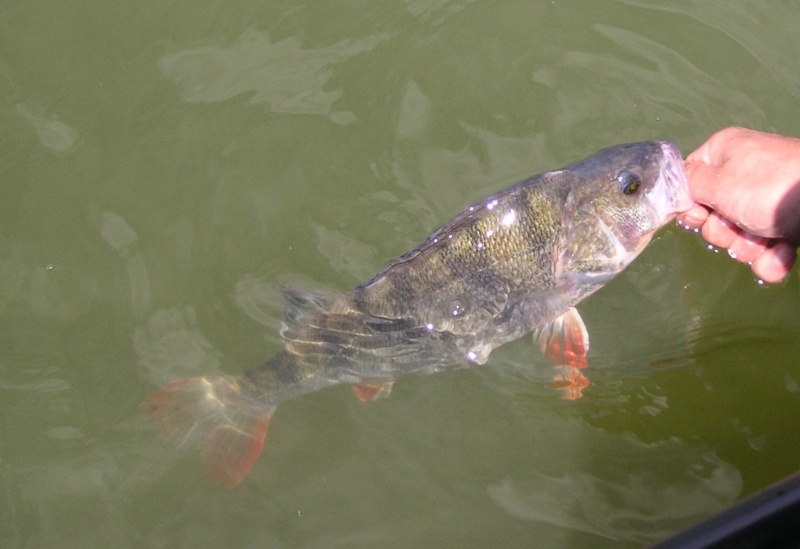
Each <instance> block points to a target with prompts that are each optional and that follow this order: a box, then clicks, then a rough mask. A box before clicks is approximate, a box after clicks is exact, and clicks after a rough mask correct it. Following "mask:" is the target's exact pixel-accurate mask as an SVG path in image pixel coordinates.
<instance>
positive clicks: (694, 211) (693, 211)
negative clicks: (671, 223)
mask: <svg viewBox="0 0 800 549" xmlns="http://www.w3.org/2000/svg"><path fill="white" fill-rule="evenodd" d="M709 213H710V212H709V211H708V208H706V207H705V206H703V205H702V204H693V205H692V207H691V208H689V209H688V210H686V211H685V212H682V213H679V214H678V216H677V217H676V219H675V221H676V222H677V223H678V225H679V226H681V227H683V228H684V229H689V230H692V231H697V230H699V229H700V228H701V227H702V226H703V223H705V222H706V220H707V219H708V215H709Z"/></svg>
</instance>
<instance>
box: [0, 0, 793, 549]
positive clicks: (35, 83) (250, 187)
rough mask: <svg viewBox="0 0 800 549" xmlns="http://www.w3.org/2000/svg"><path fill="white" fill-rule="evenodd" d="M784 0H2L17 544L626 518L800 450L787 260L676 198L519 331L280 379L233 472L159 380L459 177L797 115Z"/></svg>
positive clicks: (428, 220) (4, 484) (236, 363)
mask: <svg viewBox="0 0 800 549" xmlns="http://www.w3.org/2000/svg"><path fill="white" fill-rule="evenodd" d="M798 24H800V8H798V7H796V6H794V4H791V3H783V4H780V5H776V4H770V5H769V6H766V5H764V6H762V5H756V4H752V3H747V2H736V3H731V2H730V1H725V2H722V1H717V2H710V1H703V2H699V1H696V2H692V1H689V0H685V1H682V2H667V1H666V0H664V1H624V2H603V3H600V2H597V3H586V2H568V1H552V2H529V1H517V2H504V3H501V4H498V3H495V2H478V1H472V2H470V1H450V2H448V1H446V0H406V1H400V2H393V3H388V2H379V3H376V2H350V3H336V4H328V3H324V2H311V1H308V2H297V1H295V0H293V1H291V2H288V1H287V2H277V1H271V2H263V1H261V2H236V3H230V2H214V1H203V2H193V3H191V4H180V3H177V4H176V3H164V2H154V1H147V0H144V1H141V2H135V3H129V4H118V3H112V4H109V3H103V2H97V1H84V2H76V1H69V2H64V1H59V2H55V1H52V0H41V1H28V2H25V1H22V0H16V1H11V2H6V3H5V4H4V5H3V6H2V7H0V178H2V187H1V188H2V196H1V197H0V403H2V404H0V545H2V546H3V547H51V546H59V547H110V546H114V547H138V546H150V547H221V546H227V547H289V546H305V547H365V546H385V547H410V546H420V545H422V546H473V547H480V546H490V545H491V546H496V545H498V544H500V545H503V546H541V547H586V546H592V547H603V546H608V547H612V546H613V547H620V546H630V547H636V546H641V545H643V544H647V543H649V542H652V541H654V540H656V539H659V538H661V537H663V536H665V535H667V534H669V533H670V532H673V531H675V530H677V529H679V528H681V527H684V526H687V525H689V524H691V523H693V522H695V521H696V520H698V519H700V518H702V517H705V516H708V515H709V514H711V513H714V512H715V511H717V510H719V509H721V508H724V507H725V506H727V505H730V504H731V503H733V502H734V501H736V500H737V499H739V498H741V497H744V496H746V495H747V494H749V493H752V492H753V491H755V490H758V489H759V488H761V487H763V486H765V485H768V484H770V483H772V482H774V481H776V480H778V479H780V478H782V477H783V476H785V475H788V474H790V473H792V472H793V471H795V470H796V468H797V460H796V456H797V455H798V452H800V437H798V430H797V426H796V423H797V422H796V418H795V416H796V411H797V409H798V402H799V401H800V366H798V364H800V360H799V359H800V344H798V341H797V333H798V327H800V313H798V311H800V307H798V303H799V302H800V295H798V294H799V293H800V284H798V277H797V274H796V273H792V275H791V276H790V278H789V280H788V281H787V282H786V283H784V284H782V285H777V286H772V287H766V288H765V287H763V286H760V285H759V284H757V283H756V281H754V279H753V276H752V275H751V274H750V272H749V270H748V269H746V268H745V267H743V266H741V265H738V264H736V263H735V262H733V261H731V260H730V259H729V258H728V257H727V254H725V253H724V252H721V253H717V252H715V251H709V250H707V249H706V246H705V244H704V243H702V241H701V240H700V239H699V237H698V236H697V235H694V234H692V233H688V232H684V231H681V230H679V229H677V228H675V227H671V228H670V229H668V230H666V231H665V232H664V233H662V234H661V236H660V237H659V238H658V240H657V241H656V242H655V243H654V244H652V245H651V247H650V248H648V250H647V251H646V253H645V254H644V255H643V256H642V257H641V258H640V259H639V260H638V261H637V262H636V263H635V264H634V265H633V266H632V267H631V268H630V269H629V270H628V271H626V272H625V273H624V274H623V275H622V276H621V277H620V278H619V279H617V280H615V281H614V282H612V283H611V284H610V285H609V286H607V287H606V288H605V289H604V290H603V291H602V292H600V293H598V294H596V295H595V296H593V297H592V298H591V299H589V300H587V301H586V302H585V303H584V304H583V305H582V307H581V310H582V312H583V316H584V318H585V320H586V322H587V325H588V327H589V330H590V332H591V334H592V344H593V347H592V355H591V356H590V358H591V362H592V369H591V372H587V375H589V376H590V378H591V379H592V382H593V385H592V386H591V387H590V389H589V390H587V391H586V396H585V397H584V398H583V399H581V400H579V401H575V402H566V401H563V400H560V399H558V397H557V394H556V393H555V392H554V391H553V390H552V389H550V388H549V387H548V385H547V380H548V376H549V373H548V371H547V366H546V364H545V363H544V361H543V360H542V359H541V358H539V357H538V355H537V354H536V352H535V350H534V348H533V346H532V345H531V343H530V341H529V340H527V339H524V340H520V341H518V342H515V343H513V344H510V345H508V346H506V347H504V348H501V349H499V350H497V351H496V352H495V353H494V354H493V355H492V358H491V360H490V361H489V364H488V365H487V366H486V367H484V368H481V369H473V370H469V371H455V372H447V373H443V374H440V375H436V376H428V377H411V378H404V379H402V380H401V381H400V382H398V383H397V385H396V386H395V390H394V392H393V395H392V397H391V398H390V399H387V400H385V401H380V402H376V403H370V404H363V403H360V402H358V401H356V400H355V399H354V398H353V396H352V394H351V391H350V390H349V389H347V388H345V387H338V388H333V389H329V390H326V391H322V392H319V393H316V394H312V395H308V396H306V397H303V398H301V399H297V400H294V401H291V402H289V403H287V404H285V405H282V406H281V407H280V409H279V410H278V412H277V414H276V415H275V418H274V420H273V422H272V426H271V428H270V432H269V434H268V439H267V446H268V447H267V450H266V454H265V455H264V456H262V458H261V459H260V460H259V461H258V463H257V464H256V466H255V468H254V470H253V471H252V473H251V475H250V476H249V477H248V479H247V480H246V481H245V482H244V483H243V484H242V485H241V486H240V487H239V488H237V489H236V490H233V491H228V490H225V489H222V488H220V487H218V486H215V485H214V484H213V483H211V482H210V481H208V480H207V479H206V478H205V475H204V472H203V470H202V466H201V464H200V460H199V458H198V455H197V452H196V451H194V450H192V449H186V450H184V451H181V450H176V449H175V448H173V447H172V446H170V445H169V444H164V443H163V442H162V441H159V440H158V438H157V437H156V436H155V433H154V429H153V427H152V425H150V424H148V422H147V421H146V420H145V419H144V418H143V417H142V415H141V413H140V412H139V410H138V409H137V404H138V403H139V402H140V401H141V400H142V399H143V398H145V397H146V396H147V395H148V394H150V393H151V392H152V391H154V390H155V389H156V388H157V386H159V385H160V384H162V383H164V382H165V381H166V380H168V379H171V378H174V377H181V376H192V375H201V374H208V373H231V374H232V373H238V372H240V371H242V370H244V369H245V368H247V367H250V366H252V365H254V364H257V363H258V362H260V361H261V360H262V359H264V358H265V357H267V356H269V355H270V354H272V353H273V352H274V351H275V350H276V349H277V348H278V346H279V341H278V336H277V331H278V328H279V324H280V306H281V304H280V299H279V298H278V296H277V295H276V293H275V291H274V288H275V286H276V285H278V284H291V285H294V286H304V287H322V288H331V289H346V288H348V287H351V286H353V285H354V284H356V283H357V282H358V281H360V280H363V279H365V278H367V277H369V276H371V275H372V274H373V273H374V272H376V271H377V270H378V269H379V268H380V267H381V265H383V263H384V261H386V260H388V259H389V258H391V257H394V256H396V255H397V254H399V253H402V252H403V251H405V250H406V249H408V248H409V247H411V246H413V245H415V244H416V243H417V242H419V241H420V240H421V239H422V238H424V237H425V236H426V235H427V234H428V233H429V232H430V231H431V230H433V229H434V228H435V227H437V226H438V225H439V224H441V223H443V222H444V221H446V220H447V219H449V218H450V217H452V215H454V214H455V213H456V212H457V211H458V210H459V209H460V208H461V207H463V206H464V205H466V204H468V203H469V202H470V201H472V200H475V199H477V198H480V197H482V196H485V195H487V194H489V193H490V192H492V191H493V190H496V189H498V188H501V187H503V186H504V185H507V184H510V183H512V182H514V181H515V180H516V179H518V178H520V177H522V176H524V175H528V174H532V173H536V172H540V171H544V170H547V169H553V168H556V167H558V166H561V165H564V164H567V163H570V162H572V161H574V160H577V159H579V158H582V157H584V156H586V155H588V154H590V153H592V152H594V151H595V150H597V149H599V148H602V147H605V146H608V145H612V144H615V143H619V142H627V141H636V140H641V139H649V138H657V139H666V138H670V139H673V140H675V141H676V142H677V143H678V144H679V146H680V147H681V148H682V150H683V151H684V152H685V153H688V152H689V151H690V150H692V148H693V147H695V146H697V145H699V144H700V143H701V142H702V141H703V140H704V139H705V138H706V137H708V135H710V133H711V132H712V131H714V130H716V129H718V128H721V127H724V126H727V125H732V124H739V125H745V126H750V127H754V128H759V129H763V130H769V131H776V132H782V133H787V134H795V135H797V134H800V113H798V111H797V109H796V105H797V101H798V96H800V58H798V57H797V55H796V51H797V43H798V42H797V41H798V39H797V37H796V28H797V25H798Z"/></svg>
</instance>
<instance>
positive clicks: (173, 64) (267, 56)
mask: <svg viewBox="0 0 800 549" xmlns="http://www.w3.org/2000/svg"><path fill="white" fill-rule="evenodd" d="M388 38H389V35H388V34H386V33H382V34H376V35H373V36H370V37H367V38H364V39H359V40H343V41H341V42H338V43H336V44H333V45H331V46H328V47H326V48H309V49H307V48H304V47H303V46H302V44H301V42H300V39H299V37H295V36H292V37H289V38H284V39H283V40H279V41H275V42H272V41H270V38H269V35H268V34H267V33H265V32H258V31H256V30H254V29H247V30H245V31H244V32H243V33H242V34H241V36H240V37H239V38H238V40H237V41H236V42H235V43H234V44H232V45H231V46H230V47H215V46H199V47H194V48H188V49H185V50H180V51H177V52H175V53H170V54H167V55H165V56H164V57H162V58H161V60H160V62H159V65H160V67H161V70H162V72H163V73H164V75H165V76H166V77H167V78H168V79H169V80H171V81H172V82H174V83H175V84H176V85H177V86H178V88H179V90H180V94H181V97H182V98H183V100H184V101H188V102H190V103H213V102H218V101H225V100H226V99H230V98H232V97H236V96H237V95H240V94H248V95H250V98H249V101H250V103H253V104H259V103H266V104H267V105H268V106H269V108H270V109H271V110H272V111H273V112H279V113H287V114H323V115H329V116H330V117H331V120H333V121H335V122H337V123H339V124H345V123H352V122H354V121H355V117H354V115H353V113H351V112H332V107H333V103H334V102H335V101H336V100H337V99H338V98H339V97H341V95H342V92H341V91H338V90H337V91H326V88H327V87H328V84H329V80H330V78H331V76H333V65H335V64H337V63H342V62H343V61H346V60H347V59H349V58H351V57H353V56H356V55H359V54H363V53H365V52H368V51H370V50H372V49H373V48H375V47H376V46H377V45H379V44H381V43H383V42H385V41H386V40H388Z"/></svg>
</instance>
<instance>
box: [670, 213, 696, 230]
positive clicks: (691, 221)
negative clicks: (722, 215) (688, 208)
mask: <svg viewBox="0 0 800 549" xmlns="http://www.w3.org/2000/svg"><path fill="white" fill-rule="evenodd" d="M676 223H677V224H678V226H679V227H683V228H684V229H687V230H689V231H697V230H698V229H700V227H702V226H703V220H701V219H698V218H696V217H692V216H691V215H683V216H681V217H679V218H677V220H676Z"/></svg>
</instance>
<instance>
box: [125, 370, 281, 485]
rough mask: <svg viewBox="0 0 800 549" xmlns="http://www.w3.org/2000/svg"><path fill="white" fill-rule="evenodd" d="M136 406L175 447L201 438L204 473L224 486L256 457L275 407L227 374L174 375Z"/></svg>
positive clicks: (240, 476) (234, 480) (244, 472)
mask: <svg viewBox="0 0 800 549" xmlns="http://www.w3.org/2000/svg"><path fill="white" fill-rule="evenodd" d="M140 407H141V408H142V409H143V410H144V411H145V412H146V413H147V415H148V416H150V417H151V418H152V419H153V420H155V421H156V422H158V423H159V425H160V427H161V428H162V430H163V431H164V433H165V434H166V435H168V436H170V437H174V438H178V439H179V440H180V445H181V446H182V445H184V444H186V443H187V442H189V443H191V442H201V443H202V445H203V449H202V456H203V460H204V461H205V464H206V467H207V469H208V472H209V475H210V476H211V478H213V479H214V480H216V481H218V482H220V483H222V484H224V485H225V486H228V487H229V488H233V487H234V486H236V485H237V484H239V483H240V482H241V481H242V479H243V478H244V477H245V476H246V475H247V473H248V472H249V471H250V469H251V468H252V467H253V464H254V463H255V462H256V459H257V458H258V455H259V454H260V453H261V448H262V447H263V446H264V437H265V436H266V434H267V428H268V427H269V420H270V418H272V414H273V412H274V411H275V408H274V407H267V408H264V407H263V406H258V405H257V403H255V402H253V401H252V399H249V398H247V397H246V396H245V395H243V394H242V393H241V390H240V388H239V384H238V381H237V380H236V378H232V377H194V378H187V379H176V380H174V381H171V382H169V383H168V384H167V385H165V386H164V387H163V388H162V389H161V390H160V391H158V392H157V393H155V394H154V395H151V396H150V397H149V398H147V399H146V400H145V401H144V402H142V404H141V405H140Z"/></svg>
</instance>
